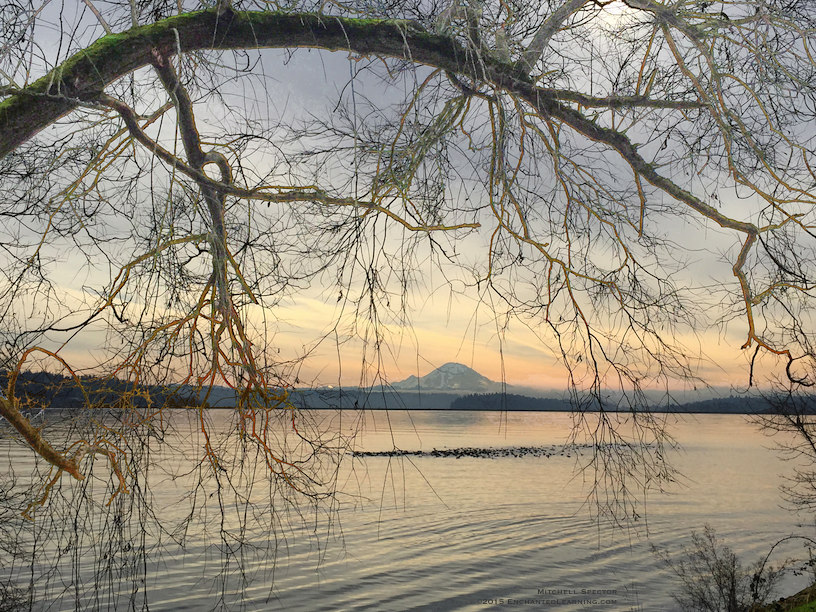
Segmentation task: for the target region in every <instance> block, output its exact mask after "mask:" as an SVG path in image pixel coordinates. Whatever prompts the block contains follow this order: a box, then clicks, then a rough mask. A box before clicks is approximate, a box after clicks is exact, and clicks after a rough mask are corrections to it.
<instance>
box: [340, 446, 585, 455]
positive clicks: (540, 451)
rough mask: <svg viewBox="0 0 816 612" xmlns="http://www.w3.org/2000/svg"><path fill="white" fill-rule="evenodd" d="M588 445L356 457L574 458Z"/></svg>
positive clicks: (394, 452)
mask: <svg viewBox="0 0 816 612" xmlns="http://www.w3.org/2000/svg"><path fill="white" fill-rule="evenodd" d="M586 448H589V446H588V445H586V444H581V445H571V446H569V447H566V446H511V447H505V448H471V447H463V448H444V449H437V448H435V449H433V450H431V451H421V450H418V451H406V450H401V449H398V448H395V449H392V450H387V451H354V452H352V456H354V457H407V456H411V457H453V458H455V459H461V458H462V457H474V458H478V459H498V458H501V457H553V456H560V457H572V456H581V455H583V452H582V451H583V450H585V449H586Z"/></svg>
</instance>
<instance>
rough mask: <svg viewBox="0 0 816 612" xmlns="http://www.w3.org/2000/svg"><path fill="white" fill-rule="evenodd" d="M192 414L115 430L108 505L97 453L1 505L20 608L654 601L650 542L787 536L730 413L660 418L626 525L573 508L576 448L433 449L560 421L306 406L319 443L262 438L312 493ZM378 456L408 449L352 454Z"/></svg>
mask: <svg viewBox="0 0 816 612" xmlns="http://www.w3.org/2000/svg"><path fill="white" fill-rule="evenodd" d="M194 415H195V413H192V414H190V413H184V412H177V413H174V414H173V415H172V416H171V417H168V420H167V423H166V427H164V428H163V429H161V430H157V431H153V432H147V431H142V432H140V433H138V435H136V434H134V436H133V439H128V440H124V441H123V444H126V445H127V446H128V447H129V451H130V454H131V456H132V463H131V464H130V470H131V475H130V478H131V489H132V490H131V493H130V494H129V495H121V496H119V497H117V498H116V499H114V500H113V502H111V503H110V505H106V504H107V503H108V501H109V494H110V487H111V486H112V483H111V482H110V475H109V474H108V471H107V470H106V469H105V466H104V465H102V462H100V464H99V465H98V466H94V470H93V475H92V476H91V477H90V478H88V479H87V480H86V481H85V482H82V483H76V482H73V481H70V480H69V479H67V478H63V479H61V480H60V481H58V483H57V484H56V485H55V489H54V491H53V492H52V495H51V497H50V498H49V500H48V502H47V507H46V508H44V509H40V510H37V512H36V520H35V521H34V523H33V524H31V523H27V522H26V521H23V520H22V519H20V518H19V514H16V515H15V514H13V513H12V514H9V513H6V514H5V515H3V516H2V517H0V518H5V519H6V521H5V522H4V527H3V529H4V531H2V532H0V534H4V535H2V536H0V537H2V538H4V541H6V542H8V541H10V540H11V539H16V541H18V542H19V543H20V544H21V551H20V553H21V556H20V557H19V558H14V557H7V558H6V560H5V567H4V568H3V572H4V575H5V576H9V577H11V579H12V580H13V582H14V583H15V584H17V585H18V586H20V587H28V585H29V583H33V585H34V590H33V593H34V597H35V601H34V604H33V609H37V610H40V609H48V610H75V609H83V610H84V609H94V610H96V609H99V610H126V609H142V608H143V607H148V606H149V609H150V610H155V611H159V610H207V609H212V608H215V609H218V608H237V609H249V610H255V609H257V610H274V609H279V610H295V611H297V610H303V611H310V612H311V611H316V610H326V611H329V610H331V611H339V610H378V611H383V610H394V611H399V612H402V611H407V610H463V611H464V610H505V609H508V608H510V609H519V608H523V609H558V610H564V611H565V612H571V611H577V610H597V611H599V612H612V611H617V610H630V609H635V610H637V609H643V610H671V609H673V607H674V604H673V600H672V599H671V596H670V593H671V590H672V588H673V584H672V583H671V581H670V579H669V577H668V576H667V575H666V574H665V573H664V572H663V571H662V570H661V569H660V568H658V567H656V566H655V562H654V559H653V557H652V556H651V554H650V552H649V547H648V542H649V540H651V541H653V542H655V543H657V544H659V545H661V546H670V547H674V548H677V547H679V546H680V545H682V544H687V543H688V538H689V536H690V533H691V530H692V529H696V530H700V529H701V528H702V526H703V524H704V523H706V522H707V523H709V524H711V525H712V526H713V527H714V528H715V529H716V530H717V533H718V535H719V536H720V537H722V538H723V539H725V540H726V541H727V543H728V544H729V545H730V546H731V547H732V548H733V549H734V550H735V551H736V552H737V553H738V554H740V555H741V556H743V558H744V560H745V561H746V562H747V561H751V560H753V559H754V558H756V557H758V556H759V555H760V554H764V553H765V552H767V550H768V548H769V547H770V545H772V544H773V543H774V542H775V541H776V540H777V539H779V538H780V537H782V536H785V535H788V534H789V533H791V532H792V531H794V530H795V529H796V523H797V519H796V517H795V516H791V515H790V514H788V513H786V512H785V511H783V510H781V509H780V508H779V503H780V500H779V495H778V490H777V487H778V485H779V484H780V475H781V474H783V473H790V471H791V469H792V466H791V465H789V464H786V463H783V462H781V461H779V459H778V458H777V456H776V455H775V453H774V452H773V451H772V450H770V449H768V448H766V447H767V446H769V442H768V440H767V438H765V437H764V436H762V435H761V434H760V433H758V432H757V431H755V429H754V428H753V427H752V426H751V425H750V424H748V423H746V422H745V420H744V419H743V418H742V417H739V416H735V415H697V416H695V417H688V416H687V417H685V420H683V421H680V422H678V423H676V424H675V425H674V427H673V432H674V434H675V436H676V438H677V440H678V441H679V442H680V443H681V444H682V446H683V451H682V452H680V453H679V454H676V455H675V456H674V457H673V461H674V463H675V464H676V465H677V467H678V468H679V470H680V471H681V472H682V474H683V475H684V477H685V478H684V479H683V480H682V485H680V484H678V485H675V486H674V487H672V488H671V490H669V491H668V492H667V493H666V494H665V495H663V494H658V493H652V494H650V495H649V498H648V504H647V506H646V509H645V511H643V509H642V508H638V511H639V514H638V515H637V516H636V517H629V518H630V519H631V520H630V521H629V522H628V523H625V525H626V528H625V529H612V528H610V527H609V526H608V525H607V524H606V523H604V522H603V521H601V522H599V521H598V520H595V519H596V518H597V517H595V516H593V515H592V512H591V510H592V508H591V507H587V506H586V504H585V502H586V498H587V492H588V491H589V490H590V489H591V485H592V476H593V472H591V471H586V472H581V471H580V467H581V466H582V465H583V464H584V463H585V462H586V461H587V459H588V456H591V453H589V454H587V453H584V454H580V453H579V454H576V453H575V452H574V449H572V450H573V452H569V449H567V451H566V452H563V453H559V452H551V453H547V454H546V455H542V456H532V455H526V456H521V457H513V456H492V455H491V456H485V457H481V456H476V457H474V456H458V458H457V455H455V454H454V455H446V456H444V454H443V456H434V455H433V454H432V451H433V450H434V449H439V450H445V449H459V448H464V447H471V448H482V449H489V448H492V449H501V448H508V447H531V448H532V447H536V448H540V447H547V448H551V449H555V450H558V449H562V450H564V449H565V447H564V444H565V443H566V442H567V441H568V440H569V434H570V431H571V425H572V421H571V417H570V415H569V414H564V413H511V414H499V413H486V412H411V413H406V412H389V413H385V412H368V413H365V414H358V413H350V412H344V413H342V414H340V413H338V412H334V411H326V412H321V413H315V414H313V415H311V418H310V419H306V420H304V421H303V423H302V428H299V433H301V434H303V437H304V438H312V439H314V438H319V439H320V440H321V444H322V445H323V446H322V448H323V449H324V450H325V449H329V452H326V453H323V454H315V453H313V452H311V451H310V450H309V449H312V451H313V447H308V445H307V447H303V448H301V447H300V446H299V445H302V444H303V441H302V439H301V438H299V437H298V436H294V437H293V436H292V434H291V432H290V433H288V434H287V433H285V432H286V431H287V429H286V427H284V426H283V425H281V427H280V432H279V435H280V438H279V439H277V440H276V444H277V445H278V447H280V448H284V447H285V448H288V449H293V450H294V454H292V455H289V456H290V457H297V458H299V460H302V461H307V460H311V461H316V462H318V463H319V465H317V466H316V467H317V468H318V469H317V470H316V471H313V473H317V474H321V475H322V476H321V477H322V478H323V479H324V482H323V483H320V486H314V487H312V489H307V487H306V485H307V484H309V483H306V482H305V481H304V480H300V481H298V480H293V481H291V482H287V481H286V479H285V478H276V479H270V478H269V477H268V475H269V470H270V466H269V465H268V463H267V462H268V461H269V457H268V455H267V454H264V453H261V452H259V451H258V450H257V448H255V447H253V446H252V445H251V444H247V443H245V441H244V442H242V440H241V439H240V438H238V437H236V436H231V437H228V438H224V439H220V438H218V436H213V437H212V439H211V443H212V444H216V445H221V446H220V447H219V453H218V456H219V458H220V460H221V463H220V464H219V465H218V466H215V467H213V466H212V465H211V463H209V462H208V461H207V460H206V454H205V453H204V450H203V449H204V446H205V442H206V441H205V439H204V438H203V436H202V433H201V430H200V427H199V423H198V422H197V421H196V419H195V418H194ZM209 416H210V419H211V425H210V427H211V431H212V432H216V431H218V430H219V428H220V430H223V431H227V430H229V429H230V423H232V422H233V421H234V415H232V414H231V413H229V412H227V411H222V412H218V411H213V412H211V414H210V415H209ZM52 422H53V425H52V430H53V431H52V433H56V432H58V431H59V427H60V426H61V425H59V423H57V422H56V420H55V419H52ZM3 444H4V446H3V451H2V452H3V456H4V459H3V462H4V465H5V468H6V471H5V473H4V476H3V477H4V478H5V481H4V483H5V484H6V485H7V486H8V485H9V483H10V480H9V479H11V478H12V477H15V478H16V479H17V482H16V488H15V489H14V490H17V491H20V490H24V488H25V485H26V484H27V483H28V482H29V481H30V479H31V478H32V473H33V474H34V475H33V478H34V479H35V482H41V480H37V478H40V479H41V478H42V477H43V476H44V474H45V472H47V469H46V468H45V467H43V466H42V465H40V464H36V463H35V461H34V459H33V457H32V455H31V453H30V452H29V451H28V450H27V449H26V448H24V447H23V446H21V445H19V444H17V443H14V442H12V441H10V440H9V439H8V438H6V439H5V440H4V441H3ZM395 448H396V449H401V450H403V451H407V452H414V451H425V454H422V455H408V454H401V455H396V456H393V455H391V456H385V455H384V456H369V457H360V456H355V455H354V454H353V453H354V452H355V451H357V452H370V453H376V452H382V451H392V450H393V449H395ZM298 449H300V450H298ZM310 452H311V454H310ZM293 463H297V462H296V461H295V462H293ZM276 467H278V466H275V465H273V466H272V468H276ZM313 467H314V466H313ZM37 470H39V471H40V475H39V477H38V476H37V474H36V471H37ZM291 473H293V474H294V473H296V472H291ZM326 483H328V486H327V487H326V486H324V485H325V484H326ZM296 488H301V490H302V491H307V490H310V491H311V496H305V495H303V494H301V493H298V491H296V490H295V489H296ZM7 502H8V503H6V506H8V507H9V508H11V507H12V504H11V501H9V500H7ZM794 552H798V551H796V550H792V551H780V554H781V555H782V556H784V555H785V554H789V553H790V554H793V553H794ZM797 586H799V583H797V582H795V581H789V582H788V583H787V584H786V585H785V588H786V589H794V588H796V587H797ZM554 601H557V602H558V603H557V604H556V603H553V602H554ZM541 602H549V603H541ZM612 602H614V603H612ZM638 606H642V608H638Z"/></svg>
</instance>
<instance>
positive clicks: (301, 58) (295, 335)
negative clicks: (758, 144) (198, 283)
mask: <svg viewBox="0 0 816 612" xmlns="http://www.w3.org/2000/svg"><path fill="white" fill-rule="evenodd" d="M77 6H78V4H77ZM52 8H53V7H52ZM87 19H88V18H87V16H86V17H84V18H82V19H78V20H76V21H75V22H74V23H73V25H72V27H73V28H74V29H75V31H77V32H79V31H80V30H81V29H82V27H84V26H87V25H88V24H89V22H88V21H87ZM69 21H70V20H69ZM80 24H83V25H82V26H80ZM86 35H87V34H86ZM91 38H92V37H91ZM256 58H257V59H259V60H260V61H258V63H257V64H256V66H257V68H256V76H257V78H256V79H247V80H245V81H242V82H236V83H227V84H225V85H224V87H223V92H224V94H225V98H224V105H225V106H229V105H231V104H240V103H242V102H243V103H246V102H247V101H251V103H252V104H254V105H256V106H257V108H254V109H253V112H257V113H258V114H259V116H265V117H266V118H267V119H272V118H276V119H277V120H280V121H281V122H282V123H289V124H291V123H296V122H297V121H299V120H302V119H305V118H308V117H309V116H312V115H331V114H332V113H336V112H337V100H338V97H340V96H342V95H346V94H347V91H346V90H347V88H348V86H349V78H348V77H349V75H350V74H351V73H352V72H354V71H356V70H359V69H360V67H361V63H360V62H358V61H357V60H358V58H350V57H349V56H348V55H346V54H344V53H327V52H320V51H316V50H300V51H298V52H296V53H295V54H294V55H291V56H290V55H289V54H287V53H285V52H279V51H274V52H263V53H261V54H259V55H257V56H256V55H251V59H252V60H253V61H254V60H255V59H256ZM418 74H419V76H420V77H421V76H422V74H424V73H423V72H422V71H420V72H419V73H418ZM405 82H407V83H409V84H410V79H407V80H406V81H405ZM356 87H357V88H358V90H357V91H356V95H358V96H359V97H360V98H359V99H360V100H362V99H364V98H366V97H367V98H368V99H371V100H374V101H376V102H378V103H380V104H382V105H383V106H387V105H389V104H392V103H396V102H397V101H399V100H400V99H401V94H402V93H404V91H400V88H399V87H391V88H390V89H386V88H385V87H384V86H383V84H382V82H381V81H379V80H378V77H376V76H374V75H367V74H365V73H363V74H362V76H361V77H360V78H359V79H358V80H357V81H356ZM258 88H261V89H263V91H262V92H259V91H258ZM142 104H143V106H144V109H145V110H146V109H149V108H151V107H152V102H151V99H150V97H149V96H147V97H146V98H144V99H143V100H142ZM223 112H225V109H224V108H219V107H218V105H217V104H215V105H211V106H208V107H206V108H201V107H199V108H197V118H198V120H199V123H200V124H201V126H202V129H207V130H210V131H213V132H217V130H218V126H219V125H220V123H221V119H222V117H221V113H223ZM318 140H319V139H318ZM254 161H255V163H256V164H257V165H262V164H263V163H264V162H263V161H262V160H260V159H258V160H254ZM719 201H720V203H721V205H722V206H723V207H724V208H725V209H726V210H727V209H728V208H729V207H733V208H735V209H736V208H738V207H741V206H744V205H745V203H744V202H741V201H738V200H737V199H736V198H735V196H734V195H733V194H730V193H727V192H724V193H721V194H720V198H719ZM659 231H660V232H662V233H663V236H664V237H667V238H671V239H673V240H674V241H675V242H676V243H677V244H678V245H679V246H681V247H682V249H683V250H684V254H685V255H686V256H687V259H686V260H685V261H686V265H685V266H684V267H683V268H682V269H680V270H678V272H677V274H678V279H677V280H678V282H680V283H681V284H682V283H684V282H688V283H689V284H695V285H697V286H699V287H701V288H703V289H702V291H706V289H705V288H706V287H710V288H713V289H711V295H715V294H717V292H720V295H721V296H722V295H723V292H725V293H728V292H732V293H733V291H734V289H735V286H736V283H735V279H734V277H733V274H732V273H731V271H730V265H731V264H730V263H729V262H728V257H725V256H724V255H730V256H731V258H732V259H733V254H734V248H735V245H736V244H737V243H736V239H735V235H734V234H730V233H728V232H723V231H722V230H719V229H717V228H715V227H713V226H711V225H710V224H706V223H700V222H695V221H689V220H683V219H671V218H669V219H664V220H663V221H662V224H661V225H660V229H659ZM487 240H489V234H488V233H487V232H481V233H480V234H478V235H477V236H476V237H471V238H469V239H468V241H467V242H466V243H463V246H462V247H461V249H462V250H461V253H460V256H461V257H462V259H463V260H464V261H471V259H469V258H471V257H472V258H473V260H475V259H476V258H477V257H478V255H479V253H480V252H482V253H483V251H484V249H485V248H486V244H487ZM469 249H470V250H469ZM59 257H60V256H59V255H58V259H59ZM72 257H73V258H74V259H72ZM76 257H77V256H76V255H73V256H67V257H63V258H62V259H61V261H60V266H62V267H64V269H65V270H66V271H68V270H71V271H73V273H72V274H62V275H61V276H60V279H61V282H62V283H63V287H64V289H65V291H66V292H67V294H68V295H69V296H72V298H71V299H74V300H75V302H76V303H77V304H80V303H82V302H83V301H86V300H87V299H88V287H89V286H93V285H94V284H98V283H99V282H102V283H103V284H104V282H105V280H106V279H107V278H108V277H106V276H105V274H104V273H100V271H99V270H94V269H93V268H92V267H88V266H85V265H84V264H83V262H81V260H77V259H75V258H76ZM420 260H422V258H420ZM422 261H423V262H424V263H425V264H428V265H426V266H425V267H424V268H423V267H420V268H418V269H417V270H416V275H417V278H418V279H419V282H418V284H417V286H416V287H415V288H413V289H412V290H411V291H410V295H409V300H408V303H409V315H408V316H407V318H405V319H403V320H400V319H399V318H396V319H390V320H386V321H385V323H384V324H382V325H381V327H380V330H381V332H382V333H383V335H384V339H385V342H383V343H382V344H381V345H380V347H379V350H377V349H376V348H375V347H374V342H373V339H372V337H371V336H370V335H369V336H368V338H367V339H366V338H362V339H361V338H360V337H359V336H360V334H357V335H356V337H355V335H354V334H349V333H348V330H349V329H351V328H352V327H354V326H355V325H356V324H359V323H360V320H358V319H357V318H356V317H355V316H354V314H353V311H352V310H351V309H350V308H349V305H348V303H347V302H345V301H343V300H338V299H336V297H335V295H336V293H335V291H334V288H333V283H332V282H331V280H330V279H326V278H325V277H322V278H321V281H319V282H315V283H314V284H313V286H312V287H311V288H309V289H305V290H302V291H299V292H297V293H295V294H293V295H290V296H288V297H287V298H286V299H284V300H283V301H282V302H281V303H279V304H277V305H276V306H275V307H274V308H271V309H269V311H268V312H257V311H256V312H248V314H247V317H248V320H249V321H251V322H253V324H255V325H261V324H262V323H261V321H263V320H266V321H267V323H266V324H267V325H268V327H267V333H268V334H270V336H269V337H270V338H271V344H272V346H271V347H270V349H271V351H272V352H273V355H274V356H275V357H276V358H277V359H280V360H281V361H282V362H283V363H291V364H296V365H292V366H291V367H290V368H289V374H290V375H291V376H293V377H295V378H296V379H298V380H299V381H300V383H301V384H337V383H342V384H358V383H359V382H361V381H362V382H374V381H373V380H372V376H374V374H375V373H377V372H380V373H382V374H383V375H384V376H385V377H386V379H387V380H391V381H398V380H402V379H404V378H406V377H408V376H410V375H417V376H421V375H424V374H427V373H428V372H430V371H431V370H433V369H434V368H436V367H438V366H440V365H442V364H444V363H447V362H451V361H455V362H459V363H463V364H465V365H468V366H470V367H472V368H473V369H475V370H477V371H478V372H480V373H481V374H483V375H485V376H487V377H489V378H491V379H492V380H506V381H507V382H509V383H511V384H518V385H526V386H532V387H538V388H542V389H552V390H556V391H558V390H563V389H565V387H566V386H567V378H566V369H565V367H564V366H563V364H562V363H561V362H560V358H559V356H558V353H557V350H556V349H555V347H554V346H553V343H552V338H551V337H543V339H542V337H538V334H539V332H540V328H539V327H537V323H536V322H535V321H532V320H527V319H523V318H522V319H506V318H505V317H503V316H502V314H501V312H502V306H501V304H495V306H496V310H495V311H494V310H493V308H492V305H491V303H490V300H491V299H493V296H491V295H490V294H489V293H487V292H484V291H481V290H479V291H477V290H476V289H474V288H473V287H466V286H465V283H464V281H463V278H465V277H459V278H456V277H455V276H448V277H446V276H445V275H443V274H442V273H440V271H439V270H436V271H433V270H432V266H431V265H430V264H429V262H428V261H427V260H422ZM103 272H104V271H103ZM680 277H683V278H680ZM718 299H721V297H720V298H717V297H716V296H715V298H713V299H711V301H710V303H705V302H702V303H701V304H700V307H701V308H702V309H703V310H707V309H712V308H713V309H716V308H719V306H718V302H717V300H718ZM251 310H252V309H250V311H251ZM256 310H257V309H256ZM497 312H498V314H497ZM717 320H718V317H717V316H716V315H715V316H711V317H709V318H708V323H707V324H706V325H705V326H703V327H700V328H698V329H696V330H694V333H690V330H684V329H680V330H679V331H678V332H677V334H676V339H677V341H678V342H680V343H681V344H683V345H685V346H687V347H688V348H689V352H690V353H691V354H693V355H699V359H698V360H696V361H695V362H694V367H695V368H696V372H697V373H698V374H699V375H700V376H701V377H702V378H703V379H704V380H705V381H706V382H707V383H709V384H710V385H713V386H715V387H718V388H723V389H729V388H737V389H739V388H744V387H745V386H746V384H747V382H748V369H747V364H748V358H749V356H750V351H746V350H743V349H741V348H740V347H741V346H742V344H743V343H744V341H745V334H746V327H745V324H744V321H743V320H741V319H739V318H738V319H735V320H733V321H730V322H727V323H726V322H720V324H716V323H717ZM338 321H339V322H340V324H339V325H338ZM363 335H364V336H365V334H363ZM104 341H105V333H104V331H103V330H102V329H100V328H97V329H96V330H91V331H90V332H89V333H86V334H84V335H82V336H77V337H75V338H73V339H72V340H71V343H70V345H68V346H66V347H65V349H63V354H64V355H65V356H66V358H70V359H71V360H73V361H75V362H77V363H83V364H88V365H90V364H92V363H94V360H95V355H96V353H97V352H98V346H99V345H100V344H102V343H103V342H104ZM762 366H763V369H764V370H765V371H770V372H773V371H774V370H775V368H776V367H777V364H776V363H774V360H772V359H766V360H764V361H763V362H762ZM361 371H365V372H367V374H365V375H363V376H362V377H361ZM669 384H670V385H676V386H677V387H678V388H682V387H683V386H684V383H683V382H682V381H670V382H669Z"/></svg>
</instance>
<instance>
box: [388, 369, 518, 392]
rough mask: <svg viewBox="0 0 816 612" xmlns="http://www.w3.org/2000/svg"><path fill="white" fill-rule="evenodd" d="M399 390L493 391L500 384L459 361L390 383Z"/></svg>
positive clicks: (498, 387)
mask: <svg viewBox="0 0 816 612" xmlns="http://www.w3.org/2000/svg"><path fill="white" fill-rule="evenodd" d="M391 386H392V387H393V388H394V389H399V390H401V391H450V392H456V393H494V392H499V391H502V389H503V388H502V384H501V383H497V382H493V381H492V380H490V379H489V378H487V377H486V376H482V375H481V374H479V373H478V372H477V371H476V370H473V369H471V368H469V367H467V366H466V365H462V364H461V363H446V364H445V365H443V366H439V367H438V368H436V369H435V370H434V371H433V372H431V373H430V374H426V375H425V376H422V377H420V378H417V377H416V376H409V377H408V378H406V379H405V380H402V381H400V382H395V383H393V384H392V385H391Z"/></svg>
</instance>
